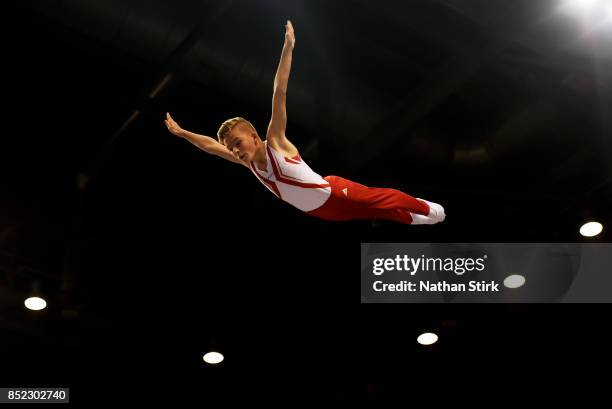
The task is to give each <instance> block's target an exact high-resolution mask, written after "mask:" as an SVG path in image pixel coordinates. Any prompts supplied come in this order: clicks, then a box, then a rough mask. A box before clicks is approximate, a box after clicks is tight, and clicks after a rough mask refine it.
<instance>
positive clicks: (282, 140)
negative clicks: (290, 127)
mask: <svg viewBox="0 0 612 409" xmlns="http://www.w3.org/2000/svg"><path fill="white" fill-rule="evenodd" d="M266 141H267V143H268V145H269V146H270V147H271V148H272V149H274V150H275V151H277V152H278V153H280V154H282V155H283V156H287V157H289V158H292V157H294V156H295V155H298V154H299V151H298V149H297V148H296V147H295V145H293V144H292V143H291V142H290V141H289V139H288V138H287V137H286V136H285V135H284V134H283V135H282V136H280V135H274V136H273V135H271V134H268V135H267V137H266Z"/></svg>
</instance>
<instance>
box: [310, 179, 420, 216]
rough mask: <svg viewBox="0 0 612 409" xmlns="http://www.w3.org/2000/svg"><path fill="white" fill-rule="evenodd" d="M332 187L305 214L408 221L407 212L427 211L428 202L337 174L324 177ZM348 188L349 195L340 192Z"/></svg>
mask: <svg viewBox="0 0 612 409" xmlns="http://www.w3.org/2000/svg"><path fill="white" fill-rule="evenodd" d="M324 179H325V180H327V181H328V182H329V184H330V186H331V188H332V191H331V195H330V197H329V199H327V201H326V202H325V203H324V204H323V206H321V207H319V208H317V209H314V210H312V211H310V212H307V213H308V214H310V215H312V216H315V217H319V218H321V219H326V220H338V221H341V220H352V219H389V220H395V221H398V222H400V223H405V224H411V223H412V217H411V216H410V214H409V213H408V212H411V213H416V214H422V215H424V216H427V215H428V214H429V205H428V204H427V203H425V202H423V201H421V200H418V199H416V198H414V197H412V196H410V195H407V194H406V193H404V192H400V191H399V190H396V189H390V188H381V187H368V186H364V185H361V184H359V183H355V182H353V181H350V180H348V179H344V178H342V177H340V176H326V177H325V178H324ZM343 189H347V192H348V195H345V194H344V192H343V191H342V190H343Z"/></svg>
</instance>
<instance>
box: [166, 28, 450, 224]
mask: <svg viewBox="0 0 612 409" xmlns="http://www.w3.org/2000/svg"><path fill="white" fill-rule="evenodd" d="M294 47H295V33H294V31H293V25H292V24H291V21H287V24H286V26H285V44H284V46H283V51H282V54H281V58H280V63H279V65H278V70H277V72H276V76H275V78H274V92H273V95H272V117H271V119H270V124H269V125H268V130H267V132H266V139H265V140H262V139H261V138H260V137H259V134H258V133H257V130H256V129H255V127H254V126H253V125H252V124H251V123H250V122H249V121H247V120H246V119H244V118H242V117H236V118H231V119H228V120H226V121H225V122H223V124H221V126H220V128H219V130H218V131H217V138H218V140H215V139H213V138H211V137H208V136H205V135H200V134H196V133H193V132H190V131H187V130H185V129H182V128H181V127H180V126H179V124H178V123H176V121H174V119H172V117H171V116H170V114H169V113H166V119H165V123H166V126H167V127H168V130H169V131H170V132H171V133H172V134H174V135H177V136H180V137H181V138H184V139H187V140H188V141H189V142H191V143H192V144H194V145H195V146H197V147H198V148H200V149H202V150H203V151H205V152H207V153H210V154H213V155H217V156H220V157H222V158H223V159H226V160H228V161H230V162H234V163H238V164H240V165H243V166H246V167H248V168H249V169H250V170H251V171H252V172H253V174H254V175H255V176H256V177H257V179H259V181H260V182H261V183H263V184H264V186H266V187H267V188H268V189H269V190H270V191H271V192H272V193H273V194H274V195H276V196H277V197H278V198H279V199H281V200H283V201H285V202H287V203H289V204H291V205H293V206H294V207H297V208H298V209H300V210H302V211H303V212H305V213H307V214H309V215H312V216H315V217H319V218H321V219H325V220H334V221H343V220H354V219H388V220H394V221H397V222H400V223H404V224H435V223H439V222H442V221H443V220H444V219H445V217H446V215H445V213H444V208H443V207H442V206H441V205H439V204H437V203H433V202H430V201H427V200H424V199H420V198H415V197H412V196H410V195H407V194H406V193H403V192H401V191H399V190H396V189H390V188H380V187H368V186H364V185H361V184H359V183H355V182H353V181H350V180H348V179H345V178H342V177H340V176H326V177H321V176H320V175H319V174H318V173H316V172H314V171H313V170H312V169H311V168H310V166H308V164H306V162H305V161H304V159H303V158H302V157H301V156H300V154H299V151H298V149H297V148H296V147H295V146H294V145H293V144H292V143H291V142H290V141H289V139H288V138H287V135H285V128H286V125H287V110H286V106H285V102H286V97H287V83H288V81H289V72H290V71H291V57H292V53H293V48H294Z"/></svg>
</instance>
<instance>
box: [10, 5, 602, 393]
mask: <svg viewBox="0 0 612 409" xmlns="http://www.w3.org/2000/svg"><path fill="white" fill-rule="evenodd" d="M560 4H561V2H560V1H552V0H551V1H539V2H532V1H527V0H520V1H512V2H506V1H497V0H496V1H459V0H439V1H418V2H417V1H414V2H401V3H400V2H369V1H352V2H348V1H347V2H324V1H314V2H312V1H291V2H276V1H258V2H238V1H211V2H206V1H198V2H195V1H181V2H159V1H151V2H138V1H105V2H94V1H19V2H17V1H14V2H13V1H11V2H7V5H6V6H5V9H4V16H5V24H4V25H3V33H2V34H3V37H4V40H5V41H4V47H3V77H4V81H3V85H4V87H3V93H2V96H3V99H4V104H3V106H4V115H3V119H4V121H3V125H4V126H3V132H2V137H1V139H0V140H1V142H0V143H1V145H0V155H1V156H0V159H1V160H0V177H1V180H0V182H1V183H0V187H1V191H0V198H1V200H0V206H1V209H0V251H1V253H0V308H1V314H0V340H1V343H2V353H1V355H0V359H1V360H2V386H7V387H8V386H70V387H71V393H72V396H71V398H72V400H73V401H75V402H91V401H99V400H110V399H111V397H112V396H111V395H110V394H106V395H105V394H100V390H99V389H98V387H99V386H100V385H106V386H107V387H112V388H113V390H114V391H115V393H119V394H122V395H125V396H126V397H131V398H135V399H136V397H135V396H134V395H131V391H132V390H131V389H130V387H131V386H133V385H135V384H142V385H144V387H145V388H148V389H147V390H148V391H149V392H154V398H155V399H164V398H165V399H168V400H173V399H192V400H197V401H199V402H206V401H207V399H209V397H210V396H222V397H227V398H231V397H240V396H258V397H266V398H272V397H275V396H280V395H283V394H284V393H288V394H290V395H291V396H295V397H300V396H320V397H324V398H329V397H344V398H351V397H355V396H359V397H363V396H368V397H379V396H381V397H386V396H403V395H404V394H405V393H407V390H408V389H409V390H411V391H414V389H415V388H417V389H418V388H419V387H427V386H430V387H432V388H439V387H441V386H443V385H457V382H460V383H461V382H465V384H466V385H470V384H471V383H470V382H472V380H473V379H474V378H469V379H468V378H467V377H466V376H462V375H461V374H463V373H465V371H466V370H467V369H469V368H476V369H479V370H480V373H481V376H480V377H479V378H478V380H474V382H475V383H476V385H479V386H481V385H482V383H485V382H491V383H495V381H494V380H495V379H498V378H497V377H498V376H501V374H505V375H509V374H519V375H517V377H516V378H515V379H521V381H522V382H526V379H528V378H529V379H531V380H532V381H533V382H535V383H536V384H537V382H538V380H539V379H542V378H544V375H542V373H541V372H538V371H547V373H548V372H550V373H552V374H554V376H556V377H558V378H559V379H563V380H565V381H569V382H571V381H573V380H574V379H576V377H577V375H576V374H577V372H575V371H573V370H570V369H569V364H570V363H573V364H580V365H583V367H584V368H586V367H587V365H589V366H591V365H593V364H594V363H595V362H596V363H597V364H601V365H603V364H604V363H605V362H606V360H609V350H608V349H609V345H610V338H609V335H607V334H606V332H605V328H606V326H607V325H608V322H609V315H608V314H609V307H608V306H607V305H537V304H529V305H527V304H525V305H469V306H468V305H444V304H441V305H360V301H359V299H358V294H359V275H358V274H359V273H358V268H359V267H358V251H359V243H360V242H582V241H604V242H605V241H608V240H609V233H608V231H609V228H608V227H607V226H608V225H609V223H608V222H609V221H610V219H611V216H612V212H611V211H610V209H611V208H612V207H611V205H612V183H611V181H612V179H611V175H612V173H611V170H610V164H611V163H612V148H611V142H610V140H611V138H612V132H611V129H612V128H611V119H610V118H611V116H610V112H612V110H611V106H612V105H611V99H612V22H611V21H610V20H612V17H611V18H607V17H606V14H605V12H604V11H603V9H602V10H599V9H597V10H595V11H593V12H592V13H591V14H589V15H582V14H579V13H574V14H573V15H572V14H571V13H567V12H564V11H559V10H558V6H559V5H560ZM611 14H612V12H611ZM287 19H291V20H292V21H293V24H294V27H295V30H296V39H297V41H296V48H295V50H294V54H293V68H292V72H291V78H290V81H289V92H288V102H287V104H288V107H287V109H288V118H289V122H288V127H287V134H288V136H289V137H290V138H291V140H292V141H293V142H294V143H295V144H296V145H297V146H298V147H299V148H300V151H301V154H302V156H303V157H304V158H305V159H306V160H307V161H308V163H309V164H310V165H311V166H312V167H313V169H314V170H315V171H318V172H319V173H321V174H322V175H327V174H337V175H342V176H344V177H347V178H350V179H353V180H356V181H358V182H361V183H364V184H367V185H370V186H388V187H395V188H399V189H402V190H404V191H406V192H407V193H409V194H411V195H413V196H417V197H423V198H426V199H428V200H432V201H435V202H438V203H441V204H442V205H444V206H445V208H446V214H447V219H446V221H445V222H444V223H443V224H441V225H435V226H404V225H400V224H394V223H391V222H385V221H375V222H369V221H354V222H346V223H330V222H325V221H321V220H317V219H314V218H311V217H309V216H307V215H304V214H302V213H300V212H299V211H297V210H296V209H294V208H292V207H291V206H289V205H287V204H285V203H283V202H281V201H278V200H277V199H276V198H275V197H274V196H273V195H271V194H270V193H269V192H268V191H267V189H265V188H264V187H263V186H261V185H260V184H259V183H258V182H257V180H256V179H255V178H254V177H253V176H252V175H251V174H250V173H249V172H248V171H246V170H245V169H244V168H243V167H241V166H235V165H233V164H231V163H229V162H224V161H223V160H221V159H219V158H215V157H209V156H207V155H206V154H205V153H203V152H201V151H198V150H197V149H196V148H195V147H193V146H191V145H190V144H189V143H187V142H186V141H183V140H180V139H178V138H177V137H174V136H172V135H170V134H169V133H168V132H167V131H166V129H165V127H164V125H163V114H164V113H165V112H166V111H170V112H172V113H173V115H174V117H175V119H176V120H177V121H178V122H179V123H180V124H181V125H182V126H183V127H185V128H187V129H190V130H193V131H196V132H200V133H204V134H207V135H210V136H215V133H216V130H217V128H218V126H219V125H220V123H221V122H222V121H223V120H225V119H227V118H230V117H233V116H238V115H239V116H243V117H246V118H247V119H249V120H250V121H251V122H252V123H253V124H254V125H255V127H256V128H257V129H258V130H259V132H260V133H262V134H263V133H264V131H265V129H266V127H267V123H268V121H269V115H270V105H271V95H272V83H273V78H274V73H275V70H276V67H277V63H278V58H279V56H280V51H281V48H282V43H283V33H284V27H283V25H284V24H285V21H286V20H287ZM587 219H588V220H591V219H594V220H597V221H600V222H601V223H602V224H603V225H604V231H603V233H602V234H601V235H599V236H597V237H595V238H590V239H586V238H584V237H582V236H580V235H579V234H578V228H579V227H580V225H581V224H582V223H583V222H584V221H586V220H587ZM604 273H606V272H603V271H602V274H604ZM34 288H36V289H38V291H39V292H41V293H42V294H44V296H45V298H46V299H47V301H48V303H49V306H48V308H47V309H46V310H44V311H41V312H32V311H28V310H25V309H24V308H23V300H24V298H25V297H26V296H27V294H29V293H30V292H31V291H32V290H33V289H34ZM425 329H433V330H436V331H438V332H439V333H440V342H439V343H438V344H437V345H435V346H433V347H431V348H422V347H419V346H418V345H416V343H415V338H416V336H417V335H418V334H420V333H421V332H422V331H424V330H425ZM592 334H594V336H593V337H590V335H592ZM212 347H215V348H217V349H219V350H221V351H222V352H224V353H225V355H226V361H225V362H224V363H223V364H222V365H221V366H219V367H214V368H211V367H206V366H205V365H204V364H203V362H202V354H203V353H204V352H206V351H208V350H209V348H212ZM541 375H542V376H541ZM101 382H102V383H101ZM478 382H480V383H478ZM533 382H532V384H533ZM500 384H501V381H500ZM141 388H142V387H141ZM140 390H142V389H140Z"/></svg>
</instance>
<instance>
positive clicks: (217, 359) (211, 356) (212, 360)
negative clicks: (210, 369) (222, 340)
mask: <svg viewBox="0 0 612 409" xmlns="http://www.w3.org/2000/svg"><path fill="white" fill-rule="evenodd" d="M203 359H204V362H206V363H207V364H211V365H216V364H218V363H221V362H223V359H224V357H223V354H221V353H219V352H214V351H211V352H208V353H206V354H205V355H204V357H203Z"/></svg>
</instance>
